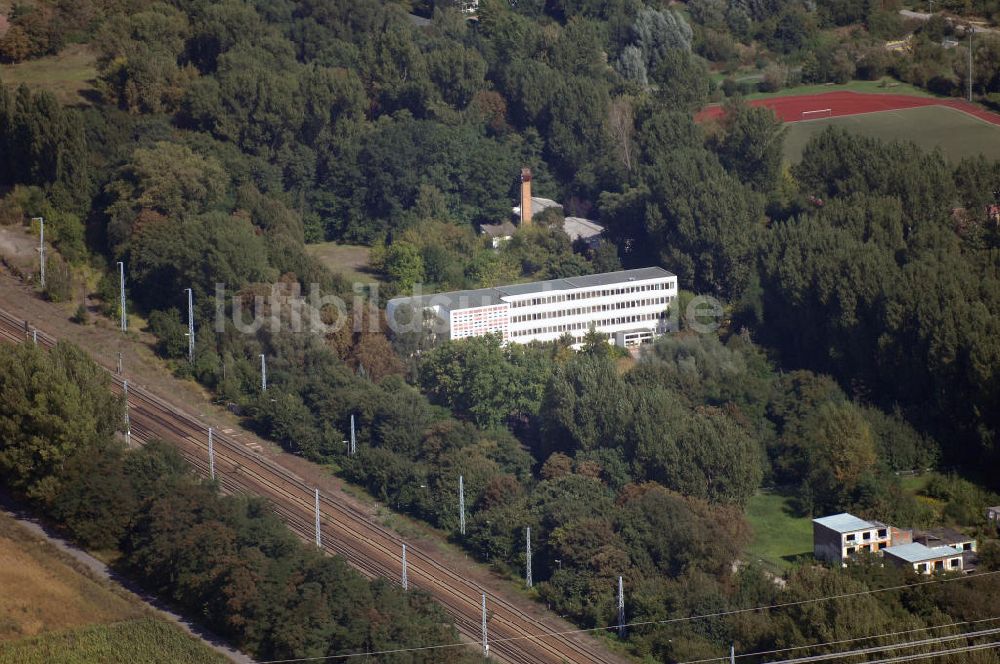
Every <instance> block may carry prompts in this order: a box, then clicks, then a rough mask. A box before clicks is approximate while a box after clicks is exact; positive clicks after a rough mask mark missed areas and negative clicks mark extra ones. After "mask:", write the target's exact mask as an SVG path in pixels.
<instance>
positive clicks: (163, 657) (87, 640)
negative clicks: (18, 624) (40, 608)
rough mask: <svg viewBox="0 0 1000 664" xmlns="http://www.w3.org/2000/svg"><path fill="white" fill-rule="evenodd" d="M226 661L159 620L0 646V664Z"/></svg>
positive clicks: (94, 627)
mask: <svg viewBox="0 0 1000 664" xmlns="http://www.w3.org/2000/svg"><path fill="white" fill-rule="evenodd" d="M226 661H227V660H226V658H225V657H223V656H222V655H220V654H218V653H216V652H214V651H212V650H209V649H208V648H207V647H206V646H205V645H203V644H202V643H199V642H198V641H195V640H194V639H193V638H191V637H189V636H188V635H187V634H185V633H183V632H182V631H180V630H179V629H178V628H177V627H175V626H173V625H169V624H167V623H164V622H160V621H156V620H133V621H129V622H124V623H115V624H113V625H91V626H88V627H81V628H78V629H72V630H65V631H61V632H51V633H49V634H44V635H42V636H36V637H32V638H28V639H21V640H19V641H12V642H9V643H3V644H0V664H36V663H37V664H77V663H80V664H84V663H85V662H144V663H146V664H155V663H157V662H162V663H163V664H169V663H171V662H186V663H189V664H201V663H205V664H222V663H223V662H226Z"/></svg>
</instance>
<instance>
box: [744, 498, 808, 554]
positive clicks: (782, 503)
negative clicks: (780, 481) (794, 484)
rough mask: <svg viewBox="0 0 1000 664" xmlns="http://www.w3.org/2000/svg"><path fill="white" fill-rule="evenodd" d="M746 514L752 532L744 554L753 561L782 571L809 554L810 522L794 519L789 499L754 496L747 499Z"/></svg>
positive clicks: (801, 518)
mask: <svg viewBox="0 0 1000 664" xmlns="http://www.w3.org/2000/svg"><path fill="white" fill-rule="evenodd" d="M746 514H747V521H749V522H750V527H751V528H752V529H753V541H752V542H751V544H750V548H749V549H748V551H747V552H748V555H749V556H750V557H752V558H753V559H758V560H761V561H762V562H763V563H764V564H765V565H767V566H768V567H771V568H772V570H773V571H777V572H783V571H785V570H787V569H789V568H790V567H791V566H792V563H793V562H794V560H795V559H796V558H797V557H799V556H803V555H807V556H808V555H811V554H812V521H811V520H810V519H809V518H807V517H799V516H795V514H794V512H793V510H792V497H791V496H785V495H782V494H779V493H758V494H757V495H756V496H754V497H753V498H751V499H750V504H749V505H747V513H746Z"/></svg>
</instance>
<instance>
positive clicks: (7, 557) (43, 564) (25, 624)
mask: <svg viewBox="0 0 1000 664" xmlns="http://www.w3.org/2000/svg"><path fill="white" fill-rule="evenodd" d="M0 588H2V589H3V592H0V642H2V641H5V640H10V639H19V638H23V637H27V636H34V635H36V634H41V633H44V632H50V631H54V630H61V629H66V628H68V627H79V626H81V625H90V624H94V623H110V622H117V621H121V620H129V619H133V618H138V617H140V616H142V615H144V610H143V608H142V607H140V606H138V605H137V604H135V603H134V602H133V601H130V599H128V598H127V597H126V596H125V595H124V593H122V594H119V593H117V592H114V591H113V590H112V589H111V588H110V587H109V586H107V585H106V584H104V583H102V582H100V581H97V580H95V579H93V578H91V577H90V576H88V575H86V574H84V573H81V572H80V571H78V569H77V568H76V567H75V566H74V565H73V563H71V562H70V561H69V559H68V558H67V557H65V556H64V555H63V554H62V553H60V552H59V551H58V550H57V549H55V548H54V547H52V545H50V544H49V543H48V542H46V541H44V540H41V539H38V538H37V537H35V536H34V535H32V534H31V533H30V532H28V531H27V530H25V529H24V528H22V527H20V526H19V525H18V524H17V522H16V521H14V520H13V519H11V518H10V517H8V516H7V515H5V514H0Z"/></svg>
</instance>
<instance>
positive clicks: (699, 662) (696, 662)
mask: <svg viewBox="0 0 1000 664" xmlns="http://www.w3.org/2000/svg"><path fill="white" fill-rule="evenodd" d="M996 620H1000V616H997V617H995V618H982V619H980V620H965V621H961V622H953V623H945V624H943V625H930V626H928V627H917V628H915V629H907V630H903V631H900V632H886V633H883V634H872V635H871V636H859V637H857V638H853V639H840V640H837V641H822V642H820V643H812V644H808V645H804V646H793V647H790V648H777V649H775V650H757V651H755V652H745V653H743V654H740V655H736V659H740V658H742V657H759V656H761V655H777V654H780V653H787V652H793V651H795V650H807V649H812V648H822V647H825V646H839V645H843V644H845V643H856V642H858V641H870V640H872V639H884V638H888V637H890V636H902V635H904V634H913V633H915V632H930V631H934V630H938V629H945V628H948V627H960V626H962V625H978V624H980V623H984V622H991V621H996ZM729 660H730V658H729V656H728V655H726V656H721V655H720V656H719V657H708V658H705V659H689V660H685V661H683V662H679V663H678V664H709V663H711V662H728V661H729Z"/></svg>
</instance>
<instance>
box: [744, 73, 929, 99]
mask: <svg viewBox="0 0 1000 664" xmlns="http://www.w3.org/2000/svg"><path fill="white" fill-rule="evenodd" d="M845 91H848V92H866V93H869V94H893V95H913V96H915V97H935V96H937V95H933V94H931V93H929V92H927V91H926V90H922V89H920V88H916V87H914V86H912V85H910V84H909V83H902V82H900V81H896V80H894V79H890V78H885V79H882V80H879V81H850V82H848V83H843V84H838V83H817V84H814V85H798V86H796V87H794V88H785V89H783V90H778V91H777V92H755V93H753V94H750V95H747V96H746V97H745V99H767V98H769V97H795V96H798V95H818V94H823V93H824V92H845Z"/></svg>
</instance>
